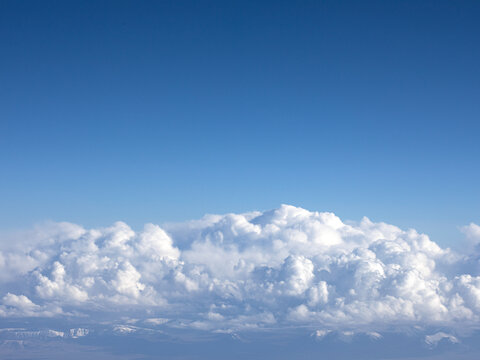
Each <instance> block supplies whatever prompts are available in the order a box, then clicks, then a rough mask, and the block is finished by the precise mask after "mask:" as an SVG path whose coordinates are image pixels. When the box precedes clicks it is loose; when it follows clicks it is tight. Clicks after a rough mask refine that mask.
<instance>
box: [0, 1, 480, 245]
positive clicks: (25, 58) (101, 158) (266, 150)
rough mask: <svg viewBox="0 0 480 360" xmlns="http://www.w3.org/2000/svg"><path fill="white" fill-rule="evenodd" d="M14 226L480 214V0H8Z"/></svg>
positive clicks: (2, 104)
mask: <svg viewBox="0 0 480 360" xmlns="http://www.w3.org/2000/svg"><path fill="white" fill-rule="evenodd" d="M0 6H1V8H0V43H1V44H2V46H1V56H0V69H1V70H0V83H1V86H0V163H1V168H2V175H1V177H0V199H1V204H2V205H1V206H0V227H1V228H2V229H15V228H25V227H28V226H31V225H32V224H33V223H37V222H41V221H44V220H55V221H60V220H67V221H73V222H76V223H81V224H84V225H86V226H99V225H106V224H109V223H112V222H113V221H116V220H124V221H127V222H129V224H132V225H133V226H134V227H140V226H141V225H143V224H144V223H145V222H149V221H152V222H155V223H164V222H171V221H181V220H186V219H192V218H198V217H201V216H202V215H203V214H205V213H226V212H243V211H249V210H256V209H259V210H264V209H273V208H277V207H278V206H279V205H280V204H282V203H287V204H292V205H295V206H301V207H304V208H308V209H310V210H319V211H333V212H335V213H336V214H338V215H339V216H341V217H342V218H346V219H354V220H358V219H360V218H361V217H362V216H364V215H366V216H369V217H370V218H372V219H374V220H376V221H387V222H391V223H394V224H396V225H399V226H401V227H404V228H408V227H414V228H416V229H418V230H419V231H422V232H426V233H428V234H430V235H431V236H432V237H434V238H435V239H436V240H437V241H440V242H442V243H449V242H451V241H454V239H455V238H456V237H458V236H459V235H458V229H457V227H458V226H460V225H465V224H468V223H469V222H471V221H477V222H478V220H479V217H480V211H479V210H480V208H479V204H480V192H479V191H478V184H479V183H480V170H479V166H478V156H479V153H480V146H479V145H478V133H479V130H480V122H479V114H480V105H479V104H480V102H479V101H478V94H479V93H480V72H479V70H478V64H479V63H480V48H479V47H478V36H479V34H480V29H479V25H478V16H479V10H480V6H479V4H478V2H476V1H462V2H451V1H422V2H418V1H401V2H400V1H398V2H391V1H388V2H385V1H363V2H358V1H341V2H338V1H322V2H317V1H303V2H289V1H261V2H258V1H241V2H240V1H238V2H224V1H205V2H197V1H164V2H150V1H146V2H129V1H115V2H109V1H102V2H97V1H87V2H84V1H82V2H80V1H68V2H61V1H57V2H55V1H53V2H48V3H45V2H38V1H3V2H2V4H1V5H0Z"/></svg>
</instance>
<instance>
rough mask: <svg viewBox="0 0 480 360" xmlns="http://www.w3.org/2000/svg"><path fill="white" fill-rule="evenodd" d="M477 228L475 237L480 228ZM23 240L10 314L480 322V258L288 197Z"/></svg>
mask: <svg viewBox="0 0 480 360" xmlns="http://www.w3.org/2000/svg"><path fill="white" fill-rule="evenodd" d="M466 228H468V230H465V229H466ZM466 228H464V231H465V232H466V233H467V234H468V235H469V236H476V235H475V234H476V233H475V231H477V230H476V229H477V228H478V229H480V227H478V226H477V225H475V224H470V225H469V226H468V227H466ZM472 229H473V230H472ZM472 234H473V235H472ZM15 239H16V241H15V242H14V243H12V242H11V241H8V240H5V241H2V242H1V244H2V245H0V251H1V252H0V274H2V275H1V276H0V298H1V299H2V302H1V304H0V316H4V317H8V316H10V317H12V316H15V317H22V316H23V317H31V316H62V315H61V314H62V313H65V311H64V310H62V309H68V312H69V314H70V315H69V316H78V317H79V318H82V319H88V321H91V322H93V323H95V322H96V321H98V322H100V321H103V319H102V317H104V318H106V317H110V318H113V319H115V318H120V317H125V316H130V314H131V315H132V317H135V318H138V319H139V320H142V321H143V322H144V323H145V324H150V325H155V326H165V327H169V326H171V327H177V328H189V327H190V328H194V329H204V330H211V331H216V332H228V331H241V330H249V329H259V328H263V329H282V328H291V327H292V326H293V327H295V326H301V327H308V328H311V329H312V331H315V329H328V331H336V332H338V333H339V334H343V335H342V336H344V337H345V336H347V335H346V334H353V333H367V334H374V335H371V336H372V337H375V338H378V337H379V336H380V334H379V332H381V331H384V330H388V329H396V328H398V326H399V325H401V326H402V328H408V327H414V326H417V325H422V326H423V327H438V326H442V327H444V328H449V329H451V331H456V329H459V328H462V329H466V328H467V329H468V328H470V329H472V330H473V329H475V328H477V327H478V323H479V320H480V276H479V275H480V274H478V273H477V272H476V270H469V271H468V272H466V271H465V269H467V268H468V269H476V268H478V267H475V266H471V265H472V260H471V258H469V259H467V257H466V256H463V255H461V254H455V253H453V252H452V251H451V250H449V249H443V248H441V247H440V246H438V245H437V244H436V243H435V242H433V241H431V240H430V239H429V237H428V236H427V235H425V234H419V233H417V232H416V231H415V230H402V229H400V228H398V227H396V226H393V225H389V224H385V223H373V222H372V221H370V220H369V219H367V218H364V219H362V220H361V221H360V222H358V223H348V224H347V223H344V222H343V221H342V220H341V219H339V218H338V217H337V216H335V215H334V214H332V213H318V212H310V211H307V210H305V209H301V208H296V207H293V206H287V205H283V206H281V207H280V208H279V209H276V210H272V211H267V212H263V213H261V212H251V213H246V214H226V215H208V216H205V217H204V218H202V219H200V220H195V221H191V222H187V223H182V224H173V225H168V226H166V227H165V228H164V229H162V228H160V227H159V226H157V225H153V224H147V225H146V226H145V227H144V229H143V230H142V231H140V232H135V231H133V230H132V229H131V228H130V227H129V226H128V225H127V224H125V223H122V222H117V223H115V224H114V225H113V226H111V227H107V228H100V229H84V228H82V227H80V226H78V225H75V224H69V223H59V224H55V223H53V224H47V225H46V226H45V227H37V228H35V229H34V230H32V231H28V232H24V233H20V234H17V235H15ZM467 263H468V264H467ZM467 265H468V266H467ZM459 269H464V270H459ZM159 319H160V320H159ZM167 319H169V320H167ZM119 331H120V330H119ZM319 331H320V332H319V333H318V334H320V335H321V334H323V331H327V330H319ZM325 334H327V333H325ZM320 335H317V336H320ZM432 336H433V335H432ZM320 337H321V336H320ZM428 339H430V340H429V341H435V340H434V339H436V338H428ZM432 339H433V340H432Z"/></svg>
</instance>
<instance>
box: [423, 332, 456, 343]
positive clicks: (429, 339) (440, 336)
mask: <svg viewBox="0 0 480 360" xmlns="http://www.w3.org/2000/svg"><path fill="white" fill-rule="evenodd" d="M442 340H447V341H449V342H451V343H454V344H455V343H458V342H459V341H458V339H457V338H456V337H455V336H453V335H450V334H446V333H444V332H438V333H435V334H433V335H427V336H425V342H426V343H427V344H428V345H430V346H437V345H438V343H439V342H440V341H442Z"/></svg>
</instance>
